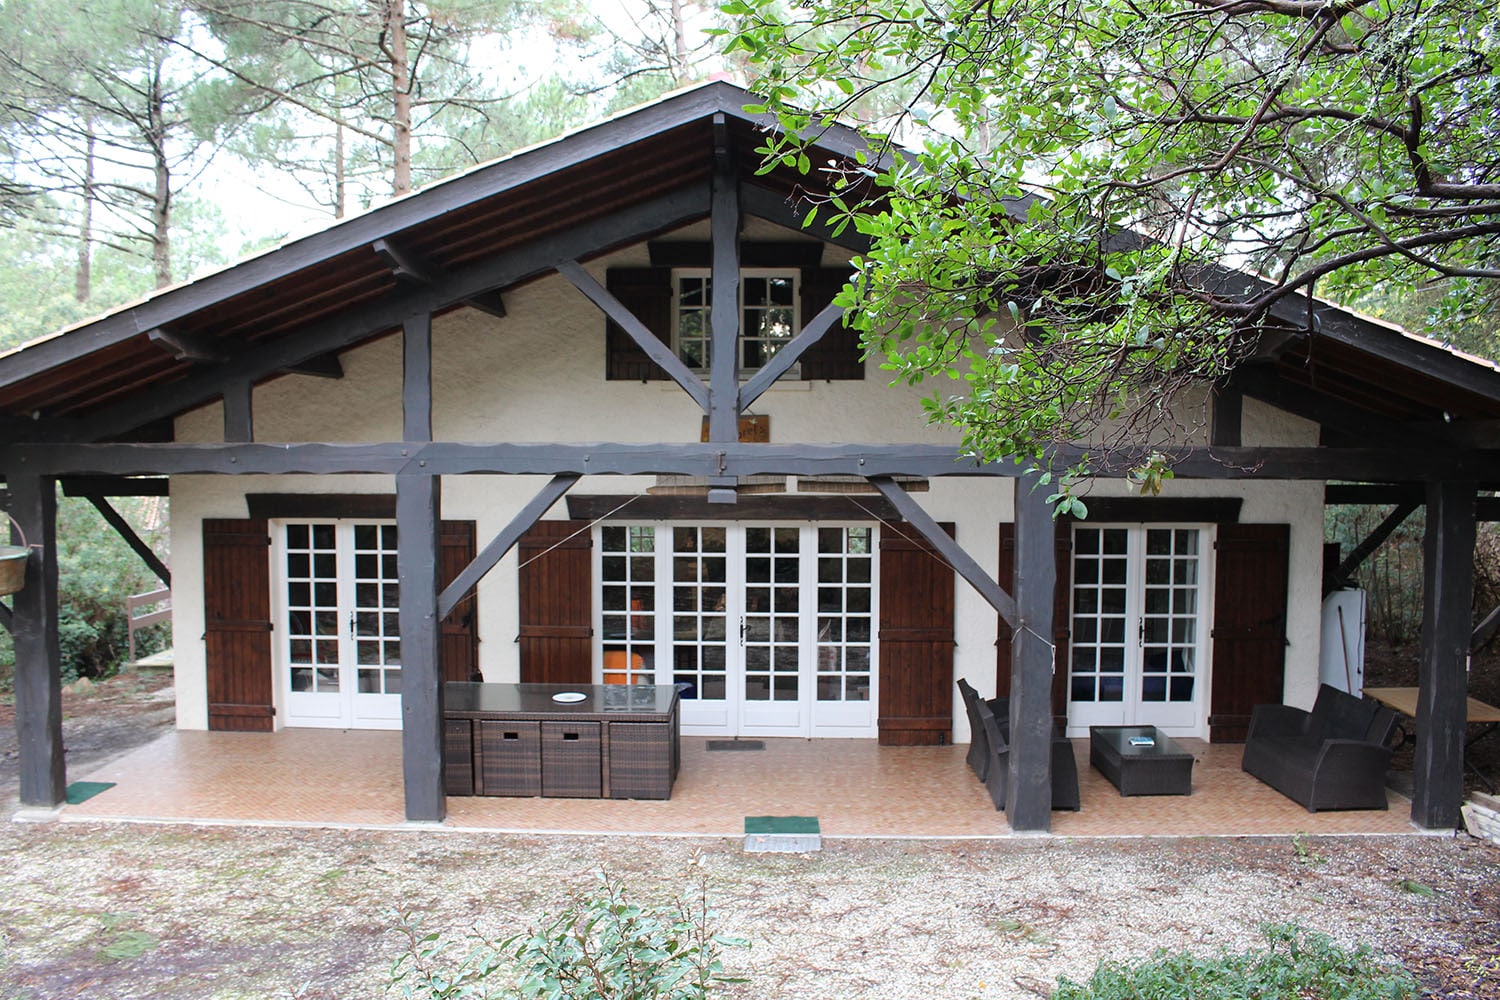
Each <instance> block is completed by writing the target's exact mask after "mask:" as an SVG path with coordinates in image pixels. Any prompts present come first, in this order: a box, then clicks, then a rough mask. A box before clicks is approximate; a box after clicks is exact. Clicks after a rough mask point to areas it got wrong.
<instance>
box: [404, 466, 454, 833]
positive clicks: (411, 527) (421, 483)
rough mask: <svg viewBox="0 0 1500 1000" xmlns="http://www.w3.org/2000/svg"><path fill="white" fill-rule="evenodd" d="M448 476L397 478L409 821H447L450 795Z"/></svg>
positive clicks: (405, 753)
mask: <svg viewBox="0 0 1500 1000" xmlns="http://www.w3.org/2000/svg"><path fill="white" fill-rule="evenodd" d="M441 483H442V480H441V479H440V478H439V477H437V476H433V475H427V474H425V473H421V472H414V473H402V474H401V475H398V476H397V477H396V531H397V542H396V557H397V563H398V565H399V567H400V574H401V762H402V776H403V780H404V781H405V785H406V818H407V819H409V820H430V821H433V822H440V821H441V820H442V819H443V817H444V816H446V815H447V812H448V802H447V799H446V797H445V796H444V794H443V671H442V666H441V665H440V664H439V662H438V649H439V646H440V645H441V632H440V629H439V627H438V615H437V595H438V575H437V565H438V563H437V552H438V522H439V520H441V518H442V499H441V493H442V490H441Z"/></svg>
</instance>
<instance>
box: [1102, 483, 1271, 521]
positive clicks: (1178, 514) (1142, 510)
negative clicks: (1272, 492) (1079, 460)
mask: <svg viewBox="0 0 1500 1000" xmlns="http://www.w3.org/2000/svg"><path fill="white" fill-rule="evenodd" d="M1169 492H1170V491H1169ZM1244 503H1245V501H1244V498H1243V497H1174V496H1164V497H1087V498H1086V499H1085V506H1086V507H1087V508H1088V512H1089V516H1088V519H1089V521H1091V522H1093V523H1095V524H1108V523H1109V522H1111V521H1123V522H1129V523H1134V524H1164V523H1167V522H1172V521H1176V522H1190V523H1192V522H1196V523H1206V524H1233V523H1234V522H1236V521H1238V520H1239V519H1240V508H1241V507H1243V506H1244Z"/></svg>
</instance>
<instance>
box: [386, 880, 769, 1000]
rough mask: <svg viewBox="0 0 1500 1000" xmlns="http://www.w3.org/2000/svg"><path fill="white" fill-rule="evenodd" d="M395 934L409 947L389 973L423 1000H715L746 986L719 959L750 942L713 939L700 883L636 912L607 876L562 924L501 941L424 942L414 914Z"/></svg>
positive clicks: (404, 992) (433, 937)
mask: <svg viewBox="0 0 1500 1000" xmlns="http://www.w3.org/2000/svg"><path fill="white" fill-rule="evenodd" d="M397 930H398V931H399V932H400V933H401V934H402V935H403V936H404V937H405V939H406V945H407V948H406V952H405V953H404V954H403V955H401V956H400V957H399V958H397V959H396V961H395V962H394V963H393V964H392V966H391V986H392V988H394V989H396V990H399V991H400V994H401V996H403V997H409V998H417V1000H449V998H459V997H473V998H480V1000H482V998H485V997H491V996H520V997H523V998H525V1000H708V998H710V997H711V996H713V992H714V990H715V989H716V987H717V986H718V985H720V984H724V983H733V982H740V981H741V980H737V979H731V978H728V977H726V976H725V975H724V973H723V963H722V961H721V959H720V957H719V954H720V950H721V948H722V947H724V946H743V945H744V942H743V941H740V940H737V939H734V938H726V937H723V936H722V935H719V934H717V933H716V932H715V931H714V930H713V913H712V912H711V911H710V910H709V908H708V902H707V888H706V884H705V882H704V880H703V879H702V877H701V876H700V878H699V880H698V884H697V887H696V892H695V893H694V895H693V897H692V898H691V899H689V898H688V897H687V896H686V895H684V896H681V897H679V898H677V899H675V900H673V901H671V902H667V903H648V904H639V903H636V902H634V901H632V900H631V899H630V898H629V896H628V894H627V892H626V890H625V889H624V887H623V886H621V885H619V884H618V883H617V882H615V881H614V880H612V879H611V878H609V877H608V876H606V875H602V874H601V875H600V877H599V884H598V886H597V887H596V888H595V889H594V891H593V892H590V893H586V894H580V895H577V896H575V897H573V899H572V900H571V901H570V902H569V903H568V905H567V906H566V907H565V908H564V909H563V911H562V913H561V914H560V915H558V916H556V917H554V918H551V919H549V920H548V921H546V922H545V923H544V924H543V925H542V926H540V927H538V928H532V929H529V930H527V931H526V932H524V933H522V934H517V935H515V936H513V937H510V938H506V939H505V940H502V941H494V942H492V941H488V940H486V939H485V938H483V937H482V936H480V935H478V934H470V935H468V936H467V937H466V938H464V939H463V940H462V941H455V940H451V939H445V938H444V937H443V935H441V934H438V933H428V934H423V933H422V931H421V928H420V926H419V922H418V921H417V920H415V919H414V918H413V917H412V916H410V915H405V916H403V917H401V918H400V920H399V921H398V925H397ZM492 977H495V978H496V979H498V980H503V981H504V982H495V983H492V982H491V978H492Z"/></svg>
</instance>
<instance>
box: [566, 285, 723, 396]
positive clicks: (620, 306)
mask: <svg viewBox="0 0 1500 1000" xmlns="http://www.w3.org/2000/svg"><path fill="white" fill-rule="evenodd" d="M557 273H558V274H560V275H562V276H563V277H564V278H566V279H567V280H568V281H569V283H571V284H572V286H573V287H574V288H576V289H578V290H579V291H580V292H582V293H583V295H584V297H585V298H587V299H588V300H589V301H590V302H592V303H594V305H596V306H598V307H599V308H600V309H601V310H603V312H604V314H605V315H606V316H608V317H609V318H610V319H612V320H614V321H615V322H616V323H617V324H619V326H620V329H622V330H624V331H625V332H626V333H627V334H629V335H630V339H631V340H633V341H635V342H636V345H637V346H638V347H640V349H641V350H643V351H645V352H646V356H647V357H649V358H650V359H651V360H652V361H654V362H656V364H657V365H659V366H660V367H661V369H662V370H663V371H665V372H666V373H667V375H669V376H670V377H671V379H672V381H674V382H676V383H677V384H678V385H680V386H681V387H682V388H683V391H685V392H686V393H687V394H688V395H689V396H692V397H693V402H695V403H697V404H698V405H699V406H700V407H702V408H703V412H705V413H707V412H708V409H709V390H708V386H706V385H704V384H703V379H701V378H699V377H698V374H697V372H694V371H693V370H692V369H691V368H689V367H688V366H687V365H685V364H683V363H682V360H681V359H680V358H678V357H677V355H676V354H673V353H672V349H671V348H670V347H668V346H667V345H666V344H663V343H662V342H661V339H660V338H659V337H657V336H656V334H654V333H652V332H651V331H650V330H648V329H646V324H644V323H642V322H641V321H640V320H639V319H637V318H636V315H635V313H633V312H631V311H630V310H629V309H627V308H625V304H624V303H622V302H621V301H620V300H619V299H617V298H615V297H614V295H613V294H612V293H611V292H610V291H609V289H607V288H605V287H604V286H603V285H601V284H599V282H598V281H596V280H595V279H594V276H593V275H592V274H589V273H588V272H587V271H585V270H584V269H583V267H582V266H581V265H580V264H579V263H578V262H577V261H572V260H569V261H563V262H561V263H559V264H558V265H557Z"/></svg>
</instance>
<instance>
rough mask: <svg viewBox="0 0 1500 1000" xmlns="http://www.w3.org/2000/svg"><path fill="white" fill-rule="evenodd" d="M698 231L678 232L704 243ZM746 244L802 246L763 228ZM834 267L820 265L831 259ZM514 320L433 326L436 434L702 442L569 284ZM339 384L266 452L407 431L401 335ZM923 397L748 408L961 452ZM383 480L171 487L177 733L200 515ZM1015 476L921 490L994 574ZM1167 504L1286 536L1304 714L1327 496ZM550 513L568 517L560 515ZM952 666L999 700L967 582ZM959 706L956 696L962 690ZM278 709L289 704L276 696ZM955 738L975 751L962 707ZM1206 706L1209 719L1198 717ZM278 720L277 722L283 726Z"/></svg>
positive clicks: (483, 662) (272, 421) (468, 487)
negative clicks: (619, 356) (642, 379)
mask: <svg viewBox="0 0 1500 1000" xmlns="http://www.w3.org/2000/svg"><path fill="white" fill-rule="evenodd" d="M705 234H706V231H704V230H702V228H701V227H698V228H697V229H694V230H691V231H687V232H684V233H681V234H678V235H679V236H683V237H693V238H702V236H704V235H705ZM747 235H749V236H752V237H753V236H760V237H762V238H774V239H787V238H789V237H792V236H793V235H794V234H789V233H787V232H786V231H784V230H779V229H774V227H768V226H766V225H765V224H761V223H753V224H752V225H751V226H750V227H749V231H748V234H747ZM834 256H835V254H834V253H833V252H826V258H825V262H831V261H832V259H833V258H834ZM645 263H647V257H646V248H645V247H644V245H642V246H638V247H634V248H630V249H628V250H625V251H622V252H620V253H617V254H615V255H612V256H610V257H608V258H606V259H602V260H599V261H595V262H593V263H591V264H590V265H588V269H589V270H590V271H591V272H592V273H593V274H594V275H595V276H596V277H598V278H599V279H600V280H601V281H602V280H603V278H604V274H605V270H606V269H607V268H608V267H611V266H621V265H624V266H632V265H636V266H638V265H643V264H645ZM505 300H506V309H507V313H508V315H507V316H506V317H505V318H504V319H495V318H493V317H490V316H486V315H483V314H480V313H477V312H474V311H472V310H460V311H458V312H455V313H452V314H449V315H447V316H443V317H439V318H438V319H437V320H435V321H434V326H433V354H434V359H433V419H434V427H435V437H436V438H437V439H439V440H456V441H518V442H529V441H538V442H540V441H567V442H589V441H622V442H651V441H696V440H697V439H698V434H699V426H700V421H701V412H700V411H699V410H698V408H697V406H696V405H695V404H694V403H693V402H692V401H691V400H690V399H689V398H688V397H687V395H686V394H685V393H683V392H682V391H681V390H680V389H678V388H677V387H676V386H675V385H673V384H671V383H660V382H653V383H647V384H642V383H639V382H609V381H606V380H605V379H604V329H605V324H604V318H603V316H602V314H601V313H600V312H599V311H598V309H597V308H595V307H594V306H593V305H592V304H591V303H589V302H588V301H587V300H586V299H584V297H583V296H582V295H581V294H580V293H579V292H578V291H577V290H575V289H574V288H573V287H572V286H571V285H570V284H568V283H567V282H566V281H564V280H563V279H561V278H559V277H556V276H552V277H548V278H543V279H541V280H538V281H535V282H533V283H531V284H528V285H526V286H524V287H521V288H517V289H513V290H511V291H509V292H507V293H506V296H505ZM340 360H341V362H342V364H343V367H344V377H343V378H342V379H338V380H328V379H318V378H312V377H308V376H300V375H288V376H284V377H282V378H279V379H276V380H274V381H272V382H269V383H267V384H264V385H262V386H259V387H258V388H257V389H256V391H255V395H254V412H255V436H256V440H258V441H315V440H322V441H337V442H357V441H390V440H397V439H399V438H400V436H401V407H400V394H401V341H400V338H399V336H390V337H386V338H383V339H381V340H378V341H375V342H373V343H369V344H366V345H364V346H362V347H359V348H356V349H353V350H350V351H347V352H345V353H343V354H341V355H340ZM921 395H922V392H921V391H920V390H918V389H913V388H910V387H905V386H898V387H891V386H888V385H886V384H885V380H884V379H883V377H882V373H881V372H880V371H879V370H878V368H876V366H875V365H874V364H869V365H868V366H867V377H866V379H865V380H864V381H863V382H814V383H803V382H792V383H788V384H786V385H785V386H780V387H777V388H773V389H772V390H771V391H769V392H768V393H766V394H765V395H764V396H762V397H761V399H760V400H758V401H757V403H756V405H755V407H754V412H755V413H758V414H764V415H767V416H769V417H770V420H771V435H772V440H773V441H776V442H778V443H782V442H809V443H825V442H850V443H867V442H911V443H956V441H957V437H956V435H955V434H953V433H952V432H951V431H948V430H945V429H943V428H939V427H934V426H931V425H928V424H927V423H926V422H925V419H924V417H923V416H922V412H921V408H920V405H919V401H920V398H921ZM222 429H223V417H222V412H221V408H220V406H219V405H218V404H213V405H209V406H205V407H203V408H201V409H199V410H197V411H194V412H193V413H190V414H187V415H185V416H184V417H182V418H180V419H179V420H178V421H177V439H178V440H179V441H203V442H207V441H217V440H222ZM1244 437H1245V441H1246V443H1247V444H1253V443H1280V444H1313V443H1316V440H1317V432H1316V427H1314V426H1313V425H1311V424H1308V423H1306V422H1305V421H1301V420H1298V419H1297V418H1294V417H1290V416H1287V415H1285V414H1281V413H1280V412H1279V411H1275V410H1272V409H1270V408H1268V407H1264V406H1261V405H1259V404H1256V403H1253V402H1247V404H1246V412H1245V418H1244ZM545 481H546V480H545V478H544V477H504V476H455V477H447V478H445V479H444V482H443V515H444V517H447V518H454V519H472V520H474V521H476V522H477V530H478V543H479V545H480V546H481V547H483V546H484V545H485V544H486V543H487V542H488V541H489V540H490V539H491V538H493V537H494V536H495V535H496V534H497V533H498V532H499V531H500V530H501V529H502V528H503V527H504V526H505V525H506V523H508V521H509V520H510V518H511V517H512V516H513V515H514V514H515V512H516V511H517V510H518V509H519V508H520V507H521V506H522V505H523V504H524V503H525V502H527V501H528V500H529V499H530V498H531V497H532V496H533V495H535V493H536V491H537V490H538V489H540V488H541V486H542V484H543V483H544V482H545ZM648 485H650V481H648V480H646V479H642V478H635V479H623V478H620V477H590V478H588V479H585V480H583V481H581V482H580V483H579V484H578V485H577V486H576V487H575V488H574V492H576V493H607V492H621V493H634V492H640V491H643V490H644V488H645V487H646V486H648ZM394 488H395V487H394V483H393V482H392V481H391V479H390V477H384V476H335V477H315V476H280V477H268V476H254V477H229V476H222V477H208V476H199V477H178V478H176V479H174V480H173V483H172V534H173V544H172V552H173V607H174V609H175V610H174V615H175V620H174V627H175V634H176V636H177V649H176V657H177V666H176V669H177V700H178V701H177V704H178V725H179V726H180V727H182V728H189V729H201V728H205V727H206V726H207V707H206V696H205V695H206V689H205V668H204V660H203V644H202V642H201V638H200V637H201V636H202V635H203V626H204V622H203V604H202V573H203V566H202V544H201V541H200V531H199V529H200V526H201V522H202V521H203V519H204V518H213V517H245V516H247V511H246V507H245V499H244V497H245V494H246V493H311V492H324V493H353V492H377V493H391V492H394ZM1012 489H1013V487H1012V484H1011V482H1010V481H1009V480H981V479H940V480H934V481H933V482H932V484H931V490H930V492H927V493H923V494H918V495H917V496H918V499H919V501H920V502H921V503H922V505H923V506H924V507H925V508H926V509H927V510H928V511H929V512H930V513H931V514H932V516H933V517H935V518H936V519H938V520H940V521H954V522H956V523H957V525H958V529H957V537H958V540H959V541H960V542H961V543H962V544H963V545H964V547H965V548H966V549H967V550H968V551H969V552H970V553H971V554H972V555H973V556H974V557H975V558H976V559H977V560H978V561H979V563H980V564H981V565H982V566H984V567H985V568H986V569H987V570H988V571H990V572H991V573H993V572H994V571H995V569H996V562H997V559H998V552H997V550H998V528H997V525H998V524H999V523H1000V522H1003V521H1010V520H1012V509H1013V507H1012ZM1090 489H1091V491H1092V492H1093V495H1100V496H1104V495H1121V494H1123V493H1124V492H1125V487H1124V484H1122V483H1119V482H1114V481H1099V482H1097V483H1094V484H1092V485H1091V487H1090ZM1168 489H1169V491H1170V494H1171V495H1173V496H1184V497H1186V496H1228V495H1241V496H1243V497H1244V498H1245V501H1244V507H1243V512H1242V520H1244V521H1250V522H1272V521H1275V522H1289V523H1290V524H1291V525H1292V596H1291V601H1290V609H1289V621H1288V629H1289V632H1288V636H1289V642H1290V645H1289V647H1288V650H1287V654H1288V658H1287V682H1286V693H1287V700H1288V701H1291V702H1294V703H1298V704H1310V703H1311V700H1312V697H1313V693H1314V692H1315V690H1316V687H1317V650H1318V621H1319V615H1318V597H1319V592H1318V588H1319V580H1320V577H1321V542H1322V486H1321V484H1318V483H1272V482H1229V481H1220V482H1194V481H1186V480H1178V481H1174V482H1172V483H1171V484H1169V487H1168ZM549 516H552V517H565V516H566V503H565V502H563V503H559V504H558V505H557V506H556V507H555V508H554V509H553V511H552V512H551V514H550V515H549ZM956 601H957V607H956V614H957V623H956V625H957V634H956V640H957V651H956V660H955V670H956V672H957V674H958V675H960V676H964V677H967V678H968V679H969V680H970V681H971V683H973V684H974V686H975V687H976V688H977V689H978V690H979V691H980V692H981V693H982V694H993V693H994V688H995V649H994V642H995V622H996V618H995V613H994V611H993V610H992V609H991V608H990V607H989V605H988V604H987V603H986V602H985V601H984V600H983V599H982V598H980V597H979V595H978V594H977V593H976V592H975V591H974V590H973V589H972V588H970V587H969V586H968V585H967V584H965V583H963V582H962V581H961V580H960V582H959V584H958V587H957V596H956ZM478 602H479V615H480V616H479V635H480V647H479V662H480V667H481V669H482V671H483V672H484V675H485V677H486V678H487V679H490V680H497V681H507V680H515V679H516V678H517V676H518V671H519V667H518V661H517V656H516V644H515V637H516V634H517V631H518V622H517V593H516V556H515V554H514V553H512V554H511V555H509V556H507V557H506V558H505V559H504V560H503V561H502V562H501V563H500V565H499V566H498V567H497V568H496V569H495V570H494V571H492V572H491V573H490V574H489V575H488V576H487V577H486V578H485V579H484V581H483V582H482V583H481V584H480V587H479V595H478ZM955 694H956V693H955ZM278 697H279V694H278ZM955 709H956V710H955V719H954V723H955V730H954V735H955V738H956V739H959V740H966V739H967V738H968V731H967V720H966V718H965V715H964V713H963V712H962V710H961V709H958V708H957V706H955ZM1205 711H1206V710H1205ZM282 716H284V713H283V712H281V711H278V718H280V717H282Z"/></svg>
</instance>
